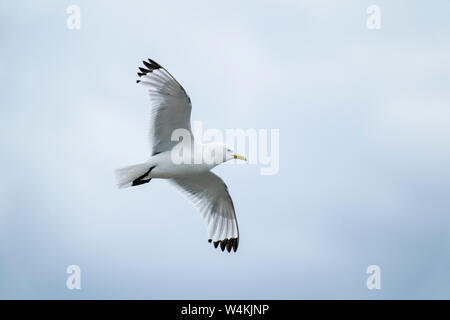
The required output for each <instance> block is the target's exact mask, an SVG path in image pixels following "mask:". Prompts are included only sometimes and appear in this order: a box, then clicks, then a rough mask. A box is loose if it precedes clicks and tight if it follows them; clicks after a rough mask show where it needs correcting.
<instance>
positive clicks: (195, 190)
mask: <svg viewBox="0 0 450 320" xmlns="http://www.w3.org/2000/svg"><path fill="white" fill-rule="evenodd" d="M169 181H171V182H172V183H173V184H174V185H175V186H177V187H178V188H179V189H180V190H181V191H182V193H183V194H185V195H186V196H187V198H188V199H189V200H191V202H192V203H193V204H194V206H195V207H196V208H197V209H199V211H200V213H201V214H202V217H203V219H204V220H205V222H206V225H207V229H208V235H209V240H208V241H209V242H213V243H214V247H216V248H217V247H218V246H219V245H220V248H221V249H222V251H224V250H225V248H226V249H227V250H228V252H230V251H231V249H233V250H234V251H236V250H237V248H238V244H239V229H238V224H237V220H236V214H235V212H234V205H233V201H232V200H231V197H230V195H229V193H228V188H227V186H226V185H225V183H224V182H223V181H222V179H220V178H219V177H218V176H217V175H215V174H214V173H212V172H210V171H209V172H206V173H202V174H199V175H192V176H185V177H181V178H174V179H170V180H169Z"/></svg>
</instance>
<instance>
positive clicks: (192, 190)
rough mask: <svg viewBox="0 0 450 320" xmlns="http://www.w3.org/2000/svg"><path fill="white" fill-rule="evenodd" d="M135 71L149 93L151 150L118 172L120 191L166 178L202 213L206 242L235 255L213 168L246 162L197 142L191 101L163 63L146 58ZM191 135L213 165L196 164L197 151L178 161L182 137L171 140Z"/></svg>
mask: <svg viewBox="0 0 450 320" xmlns="http://www.w3.org/2000/svg"><path fill="white" fill-rule="evenodd" d="M143 64H144V66H143V67H141V68H139V72H138V76H139V80H137V81H136V82H137V83H138V84H141V85H144V86H145V87H147V88H148V89H149V93H150V106H151V123H150V149H151V150H150V151H151V153H150V154H151V156H150V159H148V161H146V162H144V163H140V164H136V165H132V166H127V167H124V168H120V169H118V170H116V179H117V184H118V186H119V187H121V188H123V187H130V186H138V185H142V184H145V183H148V182H149V181H150V180H151V179H152V178H160V179H167V180H168V181H170V182H171V183H172V184H173V185H175V186H176V187H177V188H178V189H179V190H180V191H182V193H183V194H185V195H186V197H187V198H188V199H189V200H190V201H191V202H192V203H193V204H194V206H195V207H197V209H198V210H199V211H200V213H201V215H202V217H203V219H204V221H205V222H206V225H207V230H208V236H209V238H208V242H210V243H213V244H214V247H215V248H217V247H218V246H219V245H220V248H221V249H222V251H224V250H225V249H227V251H228V252H230V251H231V249H233V251H236V250H237V248H238V244H239V229H238V224H237V220H236V214H235V211H234V205H233V201H232V200H231V197H230V195H229V193H228V188H227V186H226V185H225V183H224V182H223V181H222V179H221V178H220V177H218V176H217V175H216V174H214V173H213V172H211V169H212V168H214V167H215V166H217V165H218V164H220V163H223V162H225V161H228V160H231V159H241V160H247V159H246V158H245V157H243V156H240V155H237V154H235V153H234V152H233V151H232V150H231V149H229V148H228V147H227V146H225V145H224V144H219V143H217V142H214V143H209V144H200V143H198V142H196V141H194V140H193V135H192V132H191V123H190V117H191V109H192V104H191V99H190V98H189V96H188V95H187V93H186V91H185V90H184V88H183V87H182V86H181V85H180V84H179V83H178V81H177V80H176V79H175V78H174V77H173V76H172V75H171V74H170V73H169V72H168V71H167V70H166V69H165V68H163V67H162V66H161V65H159V64H158V63H156V62H155V61H153V60H152V59H148V61H143ZM179 129H184V130H185V132H187V133H189V136H190V138H191V146H193V147H194V148H193V149H195V150H197V151H196V152H198V151H199V152H200V153H201V154H213V153H214V152H217V153H214V154H216V155H218V157H216V158H215V161H213V162H211V161H200V163H199V161H197V162H196V161H194V157H195V156H196V154H197V153H196V152H193V153H192V154H190V153H188V155H189V158H188V159H187V160H188V161H183V162H181V163H177V162H174V161H173V157H172V156H173V154H172V152H174V151H175V150H176V148H177V147H179V146H180V144H182V143H186V141H184V139H180V140H175V141H173V140H172V133H173V132H174V131H175V130H179Z"/></svg>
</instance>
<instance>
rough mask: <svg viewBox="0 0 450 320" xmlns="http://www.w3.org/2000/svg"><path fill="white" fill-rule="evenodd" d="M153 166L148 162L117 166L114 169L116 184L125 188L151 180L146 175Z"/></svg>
mask: <svg viewBox="0 0 450 320" xmlns="http://www.w3.org/2000/svg"><path fill="white" fill-rule="evenodd" d="M153 168H154V167H151V166H150V164H149V163H148V162H145V163H139V164H135V165H132V166H127V167H123V168H119V169H117V170H116V171H115V175H116V182H117V186H118V187H119V188H127V187H131V186H138V185H140V184H144V183H147V182H149V181H150V180H151V178H150V177H149V176H148V175H149V174H150V171H152V169H153Z"/></svg>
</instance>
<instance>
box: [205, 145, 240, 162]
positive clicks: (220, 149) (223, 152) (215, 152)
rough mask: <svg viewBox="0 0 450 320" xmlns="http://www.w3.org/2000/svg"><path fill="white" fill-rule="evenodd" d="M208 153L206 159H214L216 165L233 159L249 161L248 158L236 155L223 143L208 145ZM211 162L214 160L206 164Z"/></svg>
mask: <svg viewBox="0 0 450 320" xmlns="http://www.w3.org/2000/svg"><path fill="white" fill-rule="evenodd" d="M206 151H207V152H206V153H207V154H204V157H205V156H206V158H209V157H212V158H214V160H213V162H215V163H216V164H220V163H223V162H226V161H229V160H233V159H239V160H244V161H247V158H246V157H244V156H241V155H238V154H236V153H235V152H234V151H233V150H232V149H231V148H229V147H228V146H227V145H225V144H223V143H218V142H213V143H209V144H208V145H207V150H206ZM211 160H212V159H209V161H206V162H208V163H209V162H211Z"/></svg>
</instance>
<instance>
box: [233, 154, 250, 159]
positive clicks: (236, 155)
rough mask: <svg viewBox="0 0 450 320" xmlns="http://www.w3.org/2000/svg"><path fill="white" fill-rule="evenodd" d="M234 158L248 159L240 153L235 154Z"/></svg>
mask: <svg viewBox="0 0 450 320" xmlns="http://www.w3.org/2000/svg"><path fill="white" fill-rule="evenodd" d="M234 158H235V159H239V160H244V161H247V158H246V157H244V156H240V155H238V154H235V155H234Z"/></svg>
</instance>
